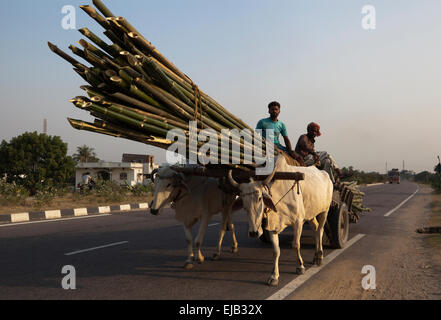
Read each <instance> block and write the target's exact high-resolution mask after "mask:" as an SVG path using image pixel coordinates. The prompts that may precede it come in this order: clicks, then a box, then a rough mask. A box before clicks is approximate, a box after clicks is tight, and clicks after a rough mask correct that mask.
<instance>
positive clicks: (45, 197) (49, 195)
mask: <svg viewBox="0 0 441 320" xmlns="http://www.w3.org/2000/svg"><path fill="white" fill-rule="evenodd" d="M58 196H59V190H58V189H57V188H56V187H52V186H42V187H41V188H39V189H38V190H37V193H36V194H35V200H36V205H37V206H43V205H47V204H50V203H51V202H52V201H53V200H54V199H55V198H57V197H58Z"/></svg>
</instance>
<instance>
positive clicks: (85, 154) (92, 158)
mask: <svg viewBox="0 0 441 320" xmlns="http://www.w3.org/2000/svg"><path fill="white" fill-rule="evenodd" d="M73 159H74V160H75V161H76V162H80V163H84V162H98V161H99V160H100V159H98V158H97V157H96V153H95V150H94V149H93V148H90V147H88V146H86V145H83V146H81V147H77V153H75V154H74V155H73Z"/></svg>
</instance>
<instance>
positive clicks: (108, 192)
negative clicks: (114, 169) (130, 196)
mask: <svg viewBox="0 0 441 320" xmlns="http://www.w3.org/2000/svg"><path fill="white" fill-rule="evenodd" d="M90 194H92V195H95V196H97V197H98V198H101V199H103V200H105V201H121V200H124V199H125V198H126V196H127V188H125V187H124V186H121V185H119V184H118V183H117V182H115V181H111V180H101V179H99V180H98V181H97V182H96V184H95V186H94V187H93V189H92V190H91V191H90Z"/></svg>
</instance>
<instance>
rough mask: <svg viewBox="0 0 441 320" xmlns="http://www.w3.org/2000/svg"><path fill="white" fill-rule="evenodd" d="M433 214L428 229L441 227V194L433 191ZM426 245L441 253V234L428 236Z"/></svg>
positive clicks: (431, 205) (431, 206)
mask: <svg viewBox="0 0 441 320" xmlns="http://www.w3.org/2000/svg"><path fill="white" fill-rule="evenodd" d="M430 210H431V214H430V217H429V219H428V221H427V223H426V226H427V227H434V226H441V193H440V192H435V191H433V192H432V194H431V203H430ZM425 241H426V243H427V244H428V245H429V246H430V247H432V248H434V249H437V250H438V251H439V252H441V234H439V233H434V234H428V235H426V238H425Z"/></svg>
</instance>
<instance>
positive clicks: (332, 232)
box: [173, 165, 359, 249]
mask: <svg viewBox="0 0 441 320" xmlns="http://www.w3.org/2000/svg"><path fill="white" fill-rule="evenodd" d="M173 169H174V170H176V171H178V172H181V173H184V174H186V175H194V176H204V177H213V178H218V179H219V187H220V188H222V189H223V190H224V191H227V192H231V193H235V192H236V193H237V192H238V191H237V190H234V189H233V187H232V186H231V185H230V184H229V183H228V179H226V177H227V174H228V171H229V170H230V169H232V168H231V167H224V166H204V167H202V166H199V165H196V166H188V165H187V166H184V167H180V166H174V167H173ZM232 173H233V176H234V179H235V180H237V181H239V182H241V181H242V182H247V181H248V180H249V179H250V178H253V179H254V180H265V179H266V178H267V176H256V175H255V173H254V170H251V169H250V170H249V171H244V170H243V169H242V168H241V169H234V168H233V169H232ZM304 179H305V176H304V174H303V173H300V172H276V174H275V176H274V180H293V181H301V180H304ZM353 199H354V193H353V192H352V191H351V190H350V189H349V188H348V187H347V186H346V185H345V184H341V183H340V182H337V183H336V184H334V192H333V197H332V204H331V209H330V210H329V213H328V219H327V222H326V225H325V233H326V236H327V238H328V239H329V243H330V245H331V246H332V247H333V248H337V249H339V248H343V247H344V245H345V244H346V242H347V240H348V236H349V224H350V223H355V222H357V221H358V219H359V216H358V215H357V213H356V212H355V211H353V210H352V201H353ZM235 207H241V202H240V199H238V201H237V203H236V204H235ZM265 225H266V221H263V227H264V228H263V229H264V233H263V235H262V236H261V237H260V239H261V240H262V241H263V242H269V236H268V231H266V230H265Z"/></svg>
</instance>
